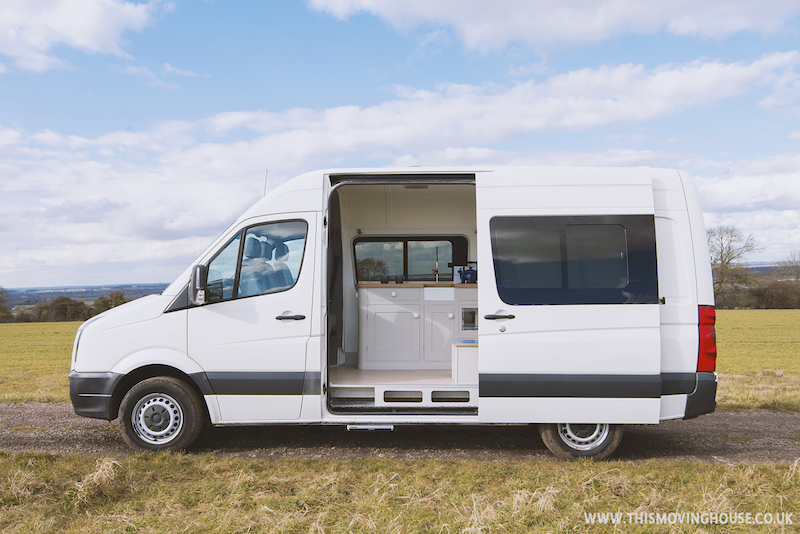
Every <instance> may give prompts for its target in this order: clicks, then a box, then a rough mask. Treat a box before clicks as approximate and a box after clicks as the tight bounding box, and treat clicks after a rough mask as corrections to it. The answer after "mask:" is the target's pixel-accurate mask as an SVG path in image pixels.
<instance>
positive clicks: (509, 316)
mask: <svg viewBox="0 0 800 534" xmlns="http://www.w3.org/2000/svg"><path fill="white" fill-rule="evenodd" d="M514 317H516V315H494V314H492V315H484V316H483V318H484V319H488V320H490V321H496V320H498V319H513V318H514Z"/></svg>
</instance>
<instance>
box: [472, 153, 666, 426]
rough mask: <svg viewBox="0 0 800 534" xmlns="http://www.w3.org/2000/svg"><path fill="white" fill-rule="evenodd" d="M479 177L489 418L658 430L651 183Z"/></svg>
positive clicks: (631, 174) (623, 173)
mask: <svg viewBox="0 0 800 534" xmlns="http://www.w3.org/2000/svg"><path fill="white" fill-rule="evenodd" d="M531 173H535V174H531ZM584 174H585V173H584ZM476 181H477V210H478V214H477V215H478V216H477V221H478V249H479V250H478V304H479V329H478V338H479V345H478V353H479V374H480V381H479V382H480V389H479V394H480V408H479V416H480V419H481V420H483V421H487V422H488V421H492V422H538V423H656V422H658V420H659V412H660V396H661V376H660V368H661V361H660V358H661V350H660V344H661V342H660V333H659V323H660V317H659V300H658V278H657V266H656V250H655V227H654V208H653V189H652V184H651V181H650V179H649V178H648V177H646V176H644V177H643V176H642V171H641V170H637V169H634V170H632V171H631V170H621V169H608V170H607V171H605V172H604V173H603V174H602V175H601V176H598V173H597V172H596V171H594V172H593V173H592V175H591V176H586V175H583V174H582V171H581V170H580V169H577V170H574V169H572V170H570V169H557V168H556V169H543V170H522V169H520V170H517V169H508V170H501V171H498V172H493V173H479V174H478V176H477V178H476Z"/></svg>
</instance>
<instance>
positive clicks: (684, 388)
mask: <svg viewBox="0 0 800 534" xmlns="http://www.w3.org/2000/svg"><path fill="white" fill-rule="evenodd" d="M696 388H697V373H661V394H662V395H680V394H685V395H689V394H691V393H692V392H694V390H695V389H696Z"/></svg>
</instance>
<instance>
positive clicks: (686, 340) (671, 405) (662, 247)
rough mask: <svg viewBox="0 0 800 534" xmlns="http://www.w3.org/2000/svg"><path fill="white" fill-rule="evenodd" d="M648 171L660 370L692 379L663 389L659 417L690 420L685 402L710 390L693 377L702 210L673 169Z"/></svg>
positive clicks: (703, 271)
mask: <svg viewBox="0 0 800 534" xmlns="http://www.w3.org/2000/svg"><path fill="white" fill-rule="evenodd" d="M650 173H651V174H652V177H653V188H654V198H655V213H656V243H657V247H658V258H659V293H660V296H661V297H662V299H663V302H662V305H661V371H662V373H664V374H665V375H672V376H679V375H680V374H685V375H686V376H689V377H691V381H692V387H691V388H689V391H680V393H676V392H674V391H671V390H669V388H667V389H665V395H664V397H663V399H662V408H661V419H662V420H666V419H678V418H683V417H691V415H690V412H691V410H689V409H688V408H687V403H693V404H698V402H699V404H700V405H702V406H706V405H708V399H706V397H707V396H708V393H707V392H708V391H709V388H708V387H707V386H705V385H703V386H701V382H702V384H705V383H706V382H707V379H706V378H704V377H701V376H699V374H698V373H697V354H698V343H699V339H698V306H699V305H702V304H703V303H704V302H703V300H704V299H707V298H708V296H707V293H708V288H710V287H711V281H710V262H709V261H708V249H707V240H706V235H705V226H704V225H703V218H702V212H701V211H700V204H699V201H698V198H697V191H696V189H695V187H694V184H693V183H692V182H691V179H689V178H688V176H685V175H684V176H682V175H681V173H679V172H678V171H672V170H661V169H653V170H651V171H650ZM698 255H699V256H698ZM701 295H706V296H705V297H701ZM711 302H712V303H713V288H712V289H711ZM668 393H671V394H668ZM701 398H702V399H703V400H700V401H698V399H701ZM711 401H712V402H713V394H712V399H711ZM700 409H705V408H700ZM693 410H694V411H696V410H697V409H693ZM709 411H713V407H712V409H711V410H709Z"/></svg>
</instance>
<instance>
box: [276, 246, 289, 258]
mask: <svg viewBox="0 0 800 534" xmlns="http://www.w3.org/2000/svg"><path fill="white" fill-rule="evenodd" d="M288 255H289V247H287V246H286V243H279V244H277V245H275V259H278V258H283V257H284V256H288Z"/></svg>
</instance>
